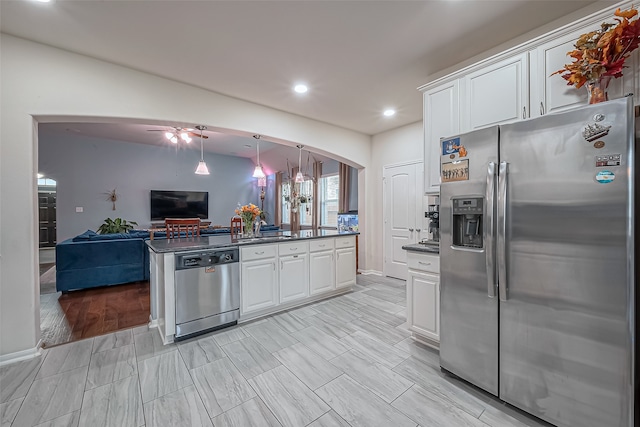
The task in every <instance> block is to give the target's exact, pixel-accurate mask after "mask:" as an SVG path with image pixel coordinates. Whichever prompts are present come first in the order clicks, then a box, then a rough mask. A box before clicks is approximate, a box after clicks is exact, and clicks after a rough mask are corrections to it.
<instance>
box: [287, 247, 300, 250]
mask: <svg viewBox="0 0 640 427" xmlns="http://www.w3.org/2000/svg"><path fill="white" fill-rule="evenodd" d="M289 250H290V251H297V250H298V248H297V247H295V248H289Z"/></svg>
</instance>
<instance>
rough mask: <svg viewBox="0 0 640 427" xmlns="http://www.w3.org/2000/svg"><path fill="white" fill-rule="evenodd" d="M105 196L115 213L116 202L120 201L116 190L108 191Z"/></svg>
mask: <svg viewBox="0 0 640 427" xmlns="http://www.w3.org/2000/svg"><path fill="white" fill-rule="evenodd" d="M104 194H106V195H107V201H108V202H111V210H112V211H115V210H116V201H117V200H118V194H116V189H115V188H114V189H113V190H111V191H107V192H106V193H104Z"/></svg>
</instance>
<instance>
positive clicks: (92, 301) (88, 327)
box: [40, 281, 150, 348]
mask: <svg viewBox="0 0 640 427" xmlns="http://www.w3.org/2000/svg"><path fill="white" fill-rule="evenodd" d="M149 313H150V302H149V282H148V281H144V282H135V283H129V284H126V285H115V286H104V287H100V288H92V289H86V290H80V291H72V292H68V293H66V294H62V293H61V292H56V293H50V294H41V295H40V333H41V338H42V342H43V343H44V347H45V348H46V347H52V346H55V345H59V344H63V343H68V342H73V341H77V340H81V339H84V338H91V337H95V336H98V335H104V334H107V333H109V332H115V331H118V330H121V329H127V328H131V327H133V326H139V325H146V324H147V323H148V322H149Z"/></svg>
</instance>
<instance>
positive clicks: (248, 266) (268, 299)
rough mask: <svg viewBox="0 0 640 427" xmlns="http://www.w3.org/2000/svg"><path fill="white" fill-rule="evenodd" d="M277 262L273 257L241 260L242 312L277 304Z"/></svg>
mask: <svg viewBox="0 0 640 427" xmlns="http://www.w3.org/2000/svg"><path fill="white" fill-rule="evenodd" d="M277 262H278V261H277V260H276V258H275V257H272V258H265V259H259V260H253V261H243V262H242V267H241V270H242V271H241V276H242V279H241V288H240V289H241V294H242V310H241V311H242V313H243V314H244V313H250V312H252V311H257V310H263V309H265V308H269V307H275V306H277V305H278V272H277V270H276V263H277Z"/></svg>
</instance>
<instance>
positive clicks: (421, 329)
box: [407, 252, 440, 343]
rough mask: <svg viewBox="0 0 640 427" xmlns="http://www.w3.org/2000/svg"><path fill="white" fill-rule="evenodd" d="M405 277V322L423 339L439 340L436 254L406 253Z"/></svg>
mask: <svg viewBox="0 0 640 427" xmlns="http://www.w3.org/2000/svg"><path fill="white" fill-rule="evenodd" d="M408 258H409V279H408V280H407V322H408V323H409V329H410V330H411V331H412V332H414V333H415V334H418V335H420V336H422V337H424V338H427V339H429V340H431V341H434V342H436V343H439V342H440V274H439V273H440V268H439V267H440V265H439V257H438V256H434V255H429V254H422V253H417V252H409V253H408Z"/></svg>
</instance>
